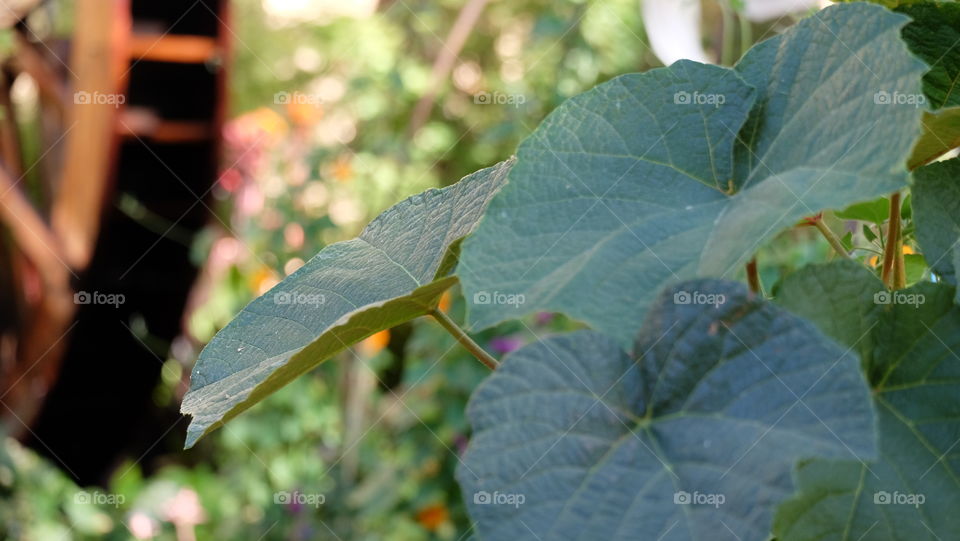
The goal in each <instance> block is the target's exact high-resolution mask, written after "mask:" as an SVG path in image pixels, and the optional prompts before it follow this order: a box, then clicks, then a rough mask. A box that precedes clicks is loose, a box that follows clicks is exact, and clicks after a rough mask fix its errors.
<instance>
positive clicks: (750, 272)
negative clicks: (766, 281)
mask: <svg viewBox="0 0 960 541" xmlns="http://www.w3.org/2000/svg"><path fill="white" fill-rule="evenodd" d="M747 284H749V285H750V291H752V292H754V293H756V294H758V295H762V294H763V284H762V283H760V273H759V272H757V258H756V257H754V258H753V259H751V260H750V261H749V262H747Z"/></svg>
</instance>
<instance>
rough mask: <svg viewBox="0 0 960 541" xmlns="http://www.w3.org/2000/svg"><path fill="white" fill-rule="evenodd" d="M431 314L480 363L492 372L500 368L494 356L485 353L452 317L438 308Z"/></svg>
mask: <svg viewBox="0 0 960 541" xmlns="http://www.w3.org/2000/svg"><path fill="white" fill-rule="evenodd" d="M429 314H430V315H431V316H433V319H436V320H437V323H439V324H440V326H441V327H443V328H444V329H446V330H447V332H448V333H450V334H451V335H452V336H453V337H454V338H456V339H457V342H460V345H461V346H463V347H464V348H465V349H466V350H467V351H469V352H470V353H471V354H473V356H474V357H476V358H477V360H478V361H480V362H482V363H483V364H485V365H486V366H487V368H489V369H490V370H496V369H497V367H498V366H500V363H499V362H498V361H497V360H496V359H494V358H493V356H492V355H490V354H489V353H487V352H486V351H484V350H483V348H482V347H480V346H479V345H478V344H477V343H476V342H474V341H473V339H472V338H470V337H469V336H467V333H465V332H463V329H461V328H460V326H459V325H457V323H456V322H455V321H453V320H452V319H450V316H448V315H447V314H444V313H443V312H441V311H440V310H438V309H436V308H433V309H431V310H430V312H429Z"/></svg>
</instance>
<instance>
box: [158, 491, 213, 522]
mask: <svg viewBox="0 0 960 541" xmlns="http://www.w3.org/2000/svg"><path fill="white" fill-rule="evenodd" d="M164 516H165V518H166V519H167V520H169V521H170V522H172V523H174V524H178V525H189V526H193V525H196V524H200V523H202V522H203V521H204V520H206V513H204V511H203V506H201V505H200V498H199V497H197V493H196V492H195V491H194V490H193V489H190V488H181V489H180V490H179V491H178V492H177V495H176V496H174V497H173V498H172V499H171V500H170V501H168V502H167V505H166V506H165V507H164Z"/></svg>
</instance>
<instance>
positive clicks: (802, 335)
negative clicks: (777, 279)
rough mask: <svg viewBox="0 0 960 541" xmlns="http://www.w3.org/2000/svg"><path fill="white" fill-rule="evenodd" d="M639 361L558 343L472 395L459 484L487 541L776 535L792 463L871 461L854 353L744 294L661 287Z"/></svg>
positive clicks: (530, 354) (690, 285)
mask: <svg viewBox="0 0 960 541" xmlns="http://www.w3.org/2000/svg"><path fill="white" fill-rule="evenodd" d="M705 303H707V304H705ZM636 351H638V352H642V354H641V355H639V359H637V360H634V359H632V358H631V357H630V356H628V355H627V354H626V353H624V352H623V351H622V350H621V349H620V347H619V345H618V343H617V342H616V341H614V340H612V339H610V338H608V337H605V336H604V335H601V334H599V333H597V332H594V331H581V332H578V333H574V334H568V335H562V336H559V337H554V338H549V339H545V340H543V341H541V342H539V343H535V344H532V345H530V346H527V347H525V348H523V349H521V350H519V351H517V352H515V353H513V354H512V355H510V356H509V357H507V358H506V359H505V360H504V363H503V364H502V365H501V367H500V368H499V369H498V370H497V371H496V372H495V373H494V374H493V375H492V376H491V377H490V378H488V379H487V380H486V381H485V382H484V383H483V384H482V385H481V386H480V387H479V388H478V389H477V391H476V392H475V393H474V396H473V397H472V398H471V400H470V404H469V406H468V416H469V418H470V421H471V424H472V426H473V428H474V435H473V438H472V439H471V442H470V445H469V447H468V449H467V452H466V454H465V456H464V458H463V463H462V464H461V466H460V467H459V468H458V470H457V477H458V480H459V482H460V484H461V487H462V489H463V494H464V499H465V501H466V502H467V506H468V510H469V512H470V515H471V517H472V518H473V519H474V520H476V521H477V531H478V532H479V536H480V537H481V538H483V539H550V540H551V541H557V540H574V539H578V540H594V539H605V540H609V541H618V540H624V541H626V540H630V541H633V540H636V539H650V540H654V539H660V540H664V541H677V540H692V539H699V540H712V539H720V538H727V537H730V538H731V539H734V538H739V539H744V540H761V539H767V538H768V534H769V532H770V521H771V517H772V514H773V508H774V505H775V504H776V503H777V502H778V501H780V500H781V499H783V498H785V497H787V496H788V495H789V494H790V493H791V490H792V487H791V481H790V476H789V472H790V471H791V469H792V468H793V465H794V464H795V461H796V460H797V459H800V458H805V457H806V458H812V457H829V458H837V459H840V458H851V459H852V458H854V457H861V458H868V457H872V456H873V453H874V445H875V433H874V414H873V411H872V408H871V406H870V398H869V394H868V392H867V391H868V390H867V387H866V384H865V382H864V380H863V377H862V375H861V373H860V370H859V368H858V360H857V357H856V354H855V353H852V352H850V351H846V350H845V349H844V348H841V347H840V346H838V345H837V344H836V343H835V342H834V341H832V340H830V339H829V338H827V337H825V336H824V335H823V334H821V333H820V332H819V331H818V330H817V329H816V328H815V327H814V326H813V325H812V324H810V323H808V322H806V321H804V320H802V319H800V318H798V317H796V316H794V315H792V314H790V313H788V312H787V311H785V310H783V309H781V308H779V307H776V306H775V305H773V304H771V303H769V302H766V301H763V300H760V299H759V298H757V297H755V296H754V295H752V294H750V293H748V292H747V291H746V288H744V287H743V286H741V285H739V284H735V283H731V282H721V281H717V280H701V281H693V282H685V283H682V284H680V285H678V286H677V287H676V288H674V289H670V290H667V291H665V292H664V293H663V294H662V295H661V296H660V298H659V301H658V302H657V303H656V304H655V305H654V306H653V307H652V308H651V311H650V314H649V316H648V318H647V320H646V322H645V324H644V326H643V327H642V328H641V330H640V333H639V335H638V339H637V348H636ZM727 532H732V535H729V536H728V535H727Z"/></svg>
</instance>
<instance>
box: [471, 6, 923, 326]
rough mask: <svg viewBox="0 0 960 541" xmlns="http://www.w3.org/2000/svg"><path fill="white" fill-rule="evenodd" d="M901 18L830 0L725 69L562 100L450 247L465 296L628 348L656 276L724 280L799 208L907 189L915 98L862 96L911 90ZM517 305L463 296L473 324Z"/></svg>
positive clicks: (687, 68)
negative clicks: (479, 216)
mask: <svg viewBox="0 0 960 541" xmlns="http://www.w3.org/2000/svg"><path fill="white" fill-rule="evenodd" d="M907 21H908V19H907V18H905V17H904V16H902V15H897V14H894V13H891V12H889V11H888V10H886V9H884V8H881V7H879V6H873V5H867V4H856V5H854V4H851V5H842V6H833V7H831V8H828V9H826V10H824V11H822V12H820V13H818V14H817V15H816V16H814V17H813V18H810V19H807V20H804V21H802V22H801V23H799V24H797V25H796V26H795V27H793V28H792V29H790V30H788V31H787V32H786V33H785V34H784V35H782V36H780V37H777V38H774V39H772V40H769V41H766V42H764V43H762V44H760V45H759V46H757V47H755V48H754V49H752V50H751V51H750V52H749V53H748V54H747V55H746V57H745V58H744V59H743V60H742V61H741V63H740V65H739V66H738V71H732V70H728V69H725V68H719V67H713V66H704V65H700V64H696V63H694V62H687V61H681V62H678V63H676V64H674V65H673V66H671V67H669V68H663V69H660V70H652V71H650V72H647V73H645V74H640V75H627V76H623V77H618V78H616V79H614V80H612V81H610V82H608V83H605V84H603V85H600V86H598V87H597V88H595V89H593V90H591V91H589V92H586V93H584V94H582V95H580V96H577V97H575V98H573V99H570V100H568V101H567V102H566V103H564V104H563V105H561V106H560V107H559V108H558V109H557V110H556V111H554V112H553V113H552V114H551V115H550V116H549V117H548V118H547V119H546V120H545V121H544V122H543V124H542V125H541V126H540V127H539V128H538V129H537V130H536V131H535V132H534V133H533V134H532V135H531V136H530V138H528V139H527V140H526V141H525V142H524V143H523V144H522V145H521V147H520V149H519V151H518V157H519V160H518V162H517V165H516V166H515V167H514V169H513V171H512V172H511V173H510V178H509V183H508V184H507V186H506V187H504V189H503V190H502V191H501V192H500V194H499V195H498V196H497V197H495V198H494V200H493V201H492V202H491V204H490V207H489V209H488V211H487V218H486V219H484V220H483V221H482V222H481V225H480V227H479V228H478V229H477V232H476V233H475V234H474V235H473V236H472V237H471V238H469V239H467V241H466V242H465V245H464V266H465V267H466V271H464V272H463V273H462V274H461V280H462V281H463V284H464V288H465V290H466V292H467V294H468V295H467V298H468V300H472V296H473V295H476V294H481V293H484V292H486V293H490V292H500V293H508V294H515V295H523V298H524V300H525V301H526V303H525V304H524V305H523V308H524V310H525V311H534V310H553V311H562V312H565V313H567V314H569V315H571V316H573V317H575V318H577V319H580V320H583V321H585V322H587V323H588V324H590V325H591V326H593V327H594V328H596V329H598V330H601V331H603V332H605V333H607V334H609V335H611V336H614V337H616V338H617V339H619V340H620V341H621V343H624V344H626V343H628V342H629V340H630V338H631V335H632V333H633V331H634V329H636V328H637V327H638V326H639V324H640V322H641V320H642V317H643V314H644V312H645V311H646V307H647V305H648V304H649V303H650V301H651V300H652V298H653V295H654V294H655V292H656V291H658V290H659V289H660V288H661V287H662V285H663V284H665V283H668V282H672V281H677V280H680V279H686V278H690V277H693V276H697V275H715V276H726V275H730V274H731V273H734V272H737V271H738V270H739V269H740V268H741V265H742V264H743V263H745V262H746V261H747V260H748V259H749V258H750V257H751V256H752V254H753V252H754V251H755V250H756V248H757V247H758V246H759V245H760V244H761V243H762V242H764V241H765V240H767V239H769V238H771V237H772V236H774V235H775V234H776V233H777V232H778V231H779V230H781V229H783V228H785V227H788V226H789V225H791V224H793V223H795V222H796V221H797V220H798V219H799V218H801V217H803V216H804V215H809V214H813V213H815V212H817V211H819V210H821V209H824V208H836V209H839V208H844V207H846V206H848V205H850V204H852V203H855V202H858V201H864V200H870V199H873V198H875V197H877V196H880V195H882V194H886V193H889V192H892V191H894V190H897V189H899V188H901V187H903V186H905V178H906V176H905V167H904V163H905V160H906V158H907V156H908V155H909V151H910V148H911V146H912V145H913V142H914V139H915V138H916V135H917V133H919V119H920V115H921V112H922V110H921V109H918V108H916V107H913V106H907V105H896V104H883V103H878V102H877V95H878V92H887V93H890V94H891V95H892V94H893V93H898V95H900V94H917V93H919V92H920V77H921V75H922V74H923V72H924V71H925V70H926V68H925V66H924V65H923V64H922V63H921V62H920V61H919V60H917V59H916V58H915V57H914V56H912V55H911V54H910V53H909V52H908V51H907V50H906V47H905V46H904V44H903V41H902V40H901V39H900V36H899V34H900V28H901V27H902V26H903V25H904V24H905V23H906V22H907ZM865 29H869V31H865ZM748 83H749V84H748ZM751 85H752V86H754V87H755V88H756V89H757V91H756V92H754V91H753V89H751ZM721 97H722V98H721ZM721 101H722V104H721V103H720V102H721ZM754 102H756V106H755V107H754ZM751 110H752V112H751ZM748 115H749V122H748V121H747V119H748ZM744 124H746V125H745V127H744V128H743V131H742V132H741V126H744ZM737 133H740V135H741V138H742V140H743V143H741V144H737V145H736V151H735V150H734V146H735V134H737ZM625 293H628V294H629V296H630V299H631V302H629V303H627V302H622V299H623V295H624V294H625ZM483 298H485V297H483ZM507 308H510V309H509V310H508V309H507ZM516 312H517V311H516V310H513V309H512V307H508V306H505V305H498V304H495V303H489V304H479V303H472V304H471V306H470V321H471V322H472V323H473V324H475V325H479V326H487V325H491V324H493V323H496V322H497V321H500V320H502V319H506V318H508V317H512V316H515V315H516Z"/></svg>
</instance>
